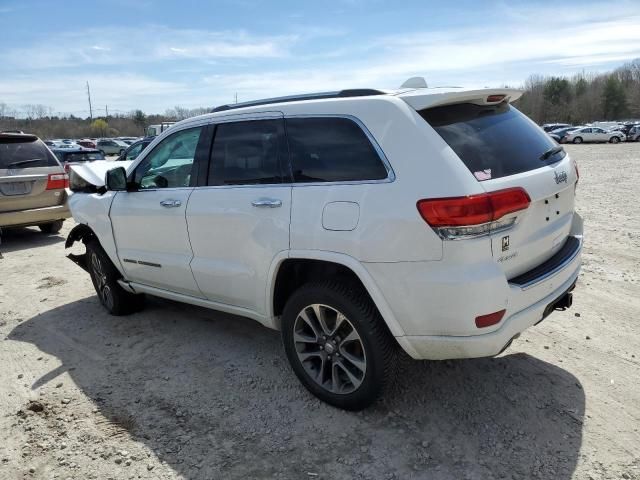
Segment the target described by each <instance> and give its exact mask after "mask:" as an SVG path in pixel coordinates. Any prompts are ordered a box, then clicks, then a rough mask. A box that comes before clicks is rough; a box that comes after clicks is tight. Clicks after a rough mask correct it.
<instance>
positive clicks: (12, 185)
mask: <svg viewBox="0 0 640 480" xmlns="http://www.w3.org/2000/svg"><path fill="white" fill-rule="evenodd" d="M31 186H32V182H6V183H0V192H2V194H3V195H6V196H14V195H28V194H30V193H31Z"/></svg>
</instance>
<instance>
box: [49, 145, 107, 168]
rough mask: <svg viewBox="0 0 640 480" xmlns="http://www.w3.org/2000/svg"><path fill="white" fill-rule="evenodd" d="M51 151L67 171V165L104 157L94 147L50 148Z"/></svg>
mask: <svg viewBox="0 0 640 480" xmlns="http://www.w3.org/2000/svg"><path fill="white" fill-rule="evenodd" d="M51 151H52V152H53V153H54V154H55V156H56V157H58V160H60V163H62V166H63V167H64V171H65V172H67V173H68V172H69V165H72V164H76V163H84V162H93V161H94V160H104V159H105V158H104V154H103V153H102V152H101V151H100V150H96V149H95V148H74V149H70V148H52V149H51Z"/></svg>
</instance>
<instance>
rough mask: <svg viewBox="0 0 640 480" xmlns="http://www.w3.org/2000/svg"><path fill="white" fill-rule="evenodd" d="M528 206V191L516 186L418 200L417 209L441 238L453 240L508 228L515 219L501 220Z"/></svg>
mask: <svg viewBox="0 0 640 480" xmlns="http://www.w3.org/2000/svg"><path fill="white" fill-rule="evenodd" d="M530 203H531V199H530V198H529V195H528V194H527V192H526V191H525V190H524V189H523V188H521V187H516V188H507V189H504V190H496V191H495V192H488V193H482V194H479V195H470V196H467V197H453V198H432V199H425V200H420V201H418V203H417V207H418V212H420V215H421V216H422V218H423V219H424V221H425V222H427V223H428V224H429V225H431V226H432V227H433V228H434V230H436V233H438V235H440V237H441V238H443V239H454V238H461V237H469V236H478V235H486V234H489V233H491V232H493V231H498V230H505V229H507V228H510V227H511V226H513V224H514V223H515V220H516V217H510V218H508V219H504V220H503V217H504V216H506V215H509V214H510V213H514V212H518V211H520V210H525V209H527V208H528V207H529V204H530Z"/></svg>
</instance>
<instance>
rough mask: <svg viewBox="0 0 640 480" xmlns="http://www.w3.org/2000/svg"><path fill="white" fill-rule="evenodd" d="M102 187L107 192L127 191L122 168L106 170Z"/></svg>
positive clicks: (125, 173) (125, 175)
mask: <svg viewBox="0 0 640 480" xmlns="http://www.w3.org/2000/svg"><path fill="white" fill-rule="evenodd" d="M104 185H105V187H107V190H112V191H122V190H126V189H127V172H126V171H125V169H124V167H117V168H112V169H111V170H108V171H107V173H106V174H105V176H104Z"/></svg>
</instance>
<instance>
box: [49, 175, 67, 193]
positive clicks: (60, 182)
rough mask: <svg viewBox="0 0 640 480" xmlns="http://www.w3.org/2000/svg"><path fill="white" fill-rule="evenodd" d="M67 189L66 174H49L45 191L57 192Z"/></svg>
mask: <svg viewBox="0 0 640 480" xmlns="http://www.w3.org/2000/svg"><path fill="white" fill-rule="evenodd" d="M68 187H69V175H67V174H66V173H50V174H49V177H48V178H47V190H59V189H61V188H68Z"/></svg>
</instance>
